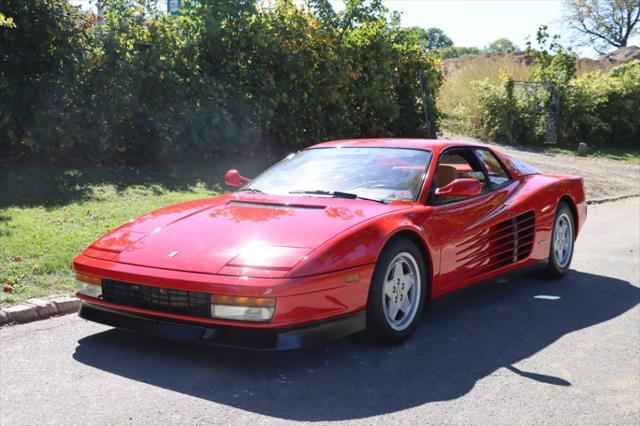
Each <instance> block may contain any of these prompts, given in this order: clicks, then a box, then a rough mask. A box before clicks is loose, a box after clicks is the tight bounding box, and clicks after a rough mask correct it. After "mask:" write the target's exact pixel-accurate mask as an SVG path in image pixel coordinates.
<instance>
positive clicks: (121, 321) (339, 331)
mask: <svg viewBox="0 0 640 426" xmlns="http://www.w3.org/2000/svg"><path fill="white" fill-rule="evenodd" d="M78 315H79V316H80V317H81V318H84V319H87V320H90V321H94V322H98V323H100V324H105V325H109V326H112V327H118V328H123V329H127V330H131V331H136V332H139V333H145V334H151V335H155V336H160V337H165V338H169V339H176V340H181V341H186V342H194V343H204V344H209V345H214V346H225V347H233V348H241V349H254V350H286V349H296V348H301V347H304V346H309V345H313V344H316V343H320V342H325V341H328V340H333V339H337V338H340V337H344V336H347V335H349V334H353V333H357V332H359V331H362V330H364V329H365V327H366V314H365V311H359V312H356V313H352V314H349V315H344V316H340V317H337V318H332V319H328V320H324V321H318V322H312V323H307V324H302V325H298V326H294V327H287V328H250V327H234V326H223V325H213V324H203V323H194V322H187V321H180V320H173V319H169V318H164V317H155V316H150V315H143V314H139V313H134V312H130V311H123V310H117V309H111V308H106V307H103V306H98V305H95V304H91V303H87V302H83V303H82V305H81V307H80V311H79V313H78Z"/></svg>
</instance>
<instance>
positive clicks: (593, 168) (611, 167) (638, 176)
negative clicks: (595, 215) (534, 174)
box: [443, 135, 640, 200]
mask: <svg viewBox="0 0 640 426" xmlns="http://www.w3.org/2000/svg"><path fill="white" fill-rule="evenodd" d="M443 138H444V139H452V140H453V139H455V140H464V141H473V142H481V141H479V140H477V139H473V138H468V137H463V136H457V135H444V136H443ZM481 143H486V142H481ZM487 144H488V145H492V146H495V147H496V149H497V150H499V151H500V152H504V153H505V154H507V155H511V156H513V157H516V158H518V159H520V160H523V161H526V162H527V163H529V164H531V165H532V166H535V167H537V168H538V169H540V170H542V171H543V172H545V173H548V174H559V175H576V176H582V177H583V178H584V184H585V190H586V193H587V199H588V200H600V199H608V198H617V197H621V196H627V195H636V194H640V165H638V164H632V163H627V162H625V161H616V160H610V159H607V158H594V157H573V156H570V155H564V154H552V153H543V152H533V151H531V150H529V149H527V148H526V147H516V146H505V145H497V144H491V143H487Z"/></svg>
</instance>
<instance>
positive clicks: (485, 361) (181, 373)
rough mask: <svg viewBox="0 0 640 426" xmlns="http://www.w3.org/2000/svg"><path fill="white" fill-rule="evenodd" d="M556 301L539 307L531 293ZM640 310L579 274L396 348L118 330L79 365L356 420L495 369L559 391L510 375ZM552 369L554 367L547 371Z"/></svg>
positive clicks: (448, 390)
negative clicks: (199, 341) (242, 346)
mask: <svg viewBox="0 0 640 426" xmlns="http://www.w3.org/2000/svg"><path fill="white" fill-rule="evenodd" d="M539 295H547V296H558V297H559V299H555V300H552V299H554V298H546V299H545V298H535V296H539ZM638 302H640V289H638V288H636V287H634V286H633V285H631V284H629V283H628V282H626V281H621V280H618V279H614V278H609V277H604V276H598V275H592V274H587V273H581V272H576V271H571V272H570V273H569V274H568V275H567V276H566V277H565V279H563V280H560V281H543V280H540V279H538V278H537V277H536V276H534V275H525V276H520V277H513V278H512V279H511V280H510V281H509V282H508V283H499V282H489V283H485V284H481V285H478V286H475V288H471V289H468V290H465V291H462V292H459V293H457V294H454V295H451V296H447V297H445V298H442V299H439V300H436V301H434V302H433V303H432V304H431V306H430V310H429V313H428V315H427V316H426V317H425V319H424V320H423V323H422V324H421V326H420V327H419V328H418V329H417V330H416V333H415V335H414V336H413V337H412V338H411V339H410V340H409V341H407V342H405V343H404V344H403V345H401V346H397V347H393V348H388V347H379V346H371V345H367V344H360V343H356V342H354V341H353V340H351V339H342V340H339V341H336V342H331V343H327V344H324V345H320V346H315V347H312V348H307V349H303V350H298V351H289V352H279V353H260V352H249V351H237V350H223V349H218V348H212V347H206V346H198V345H187V344H182V343H176V342H171V341H166V340H161V339H156V338H152V337H147V336H141V335H136V334H131V333H128V332H125V331H120V330H109V331H105V332H102V333H98V334H95V335H92V336H89V337H86V338H83V339H81V340H80V341H79V342H78V343H79V344H78V347H77V349H76V352H75V353H74V355H73V356H74V358H75V359H76V360H77V361H79V362H82V363H84V364H87V365H90V366H92V367H95V368H98V369H101V370H104V371H106V372H109V373H112V374H116V375H118V376H122V377H126V378H129V379H132V380H136V381H140V382H144V383H148V384H151V385H154V386H159V387H162V388H165V389H169V390H172V391H176V392H180V393H183V394H188V395H192V396H195V397H198V398H202V399H205V400H209V401H214V402H216V403H220V404H226V405H229V406H232V407H236V408H240V409H243V410H247V411H250V412H254V413H259V414H264V415H268V416H273V417H278V418H284V419H292V420H308V421H329V420H346V419H357V418H363V417H368V416H373V415H380V414H385V413H391V412H395V411H398V410H404V409H407V408H411V407H414V406H418V405H422V404H425V403H428V402H432V401H444V400H451V399H456V398H459V397H461V396H462V395H464V394H466V393H467V392H469V391H470V390H471V389H472V388H473V387H474V385H475V383H476V382H477V381H478V380H480V379H482V378H484V377H486V376H488V375H490V374H491V373H493V372H494V371H496V370H497V369H500V368H502V367H506V368H508V369H510V370H511V371H512V372H514V373H515V374H518V375H520V376H522V377H525V378H527V379H531V380H536V381H539V382H543V383H548V384H551V385H557V386H571V383H569V382H568V381H566V380H564V379H562V378H560V377H554V376H550V375H548V374H545V373H548V372H545V371H537V372H527V371H522V370H519V369H517V368H515V367H513V366H512V364H515V363H517V362H518V361H520V360H522V359H524V358H527V357H530V356H532V355H534V354H535V353H536V352H538V351H540V350H541V349H543V348H545V347H546V346H548V345H550V344H552V343H553V342H555V341H556V340H558V339H559V338H561V337H562V336H564V335H565V334H568V333H571V332H573V331H576V330H580V329H582V328H586V327H590V326H592V325H595V324H598V323H601V322H604V321H607V320H610V319H612V318H614V317H616V316H618V315H620V314H622V313H624V312H626V311H627V310H629V309H631V308H633V307H634V306H635V305H636V304H638ZM550 370H551V367H550Z"/></svg>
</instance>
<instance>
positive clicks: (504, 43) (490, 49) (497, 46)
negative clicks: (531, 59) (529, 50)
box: [484, 38, 519, 55]
mask: <svg viewBox="0 0 640 426" xmlns="http://www.w3.org/2000/svg"><path fill="white" fill-rule="evenodd" d="M518 50H519V49H518V46H516V45H515V43H513V42H512V41H511V40H509V39H508V38H499V39H497V40H496V41H494V42H492V43H489V45H488V46H487V47H486V48H485V49H484V51H485V52H486V53H495V54H498V55H506V54H510V53H516V52H517V51H518Z"/></svg>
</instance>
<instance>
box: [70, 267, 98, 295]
mask: <svg viewBox="0 0 640 426" xmlns="http://www.w3.org/2000/svg"><path fill="white" fill-rule="evenodd" d="M76 292H77V293H78V294H81V295H83V296H87V297H93V298H94V299H99V298H100V297H101V296H102V279H101V278H100V277H96V276H93V275H87V274H82V273H80V272H76Z"/></svg>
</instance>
